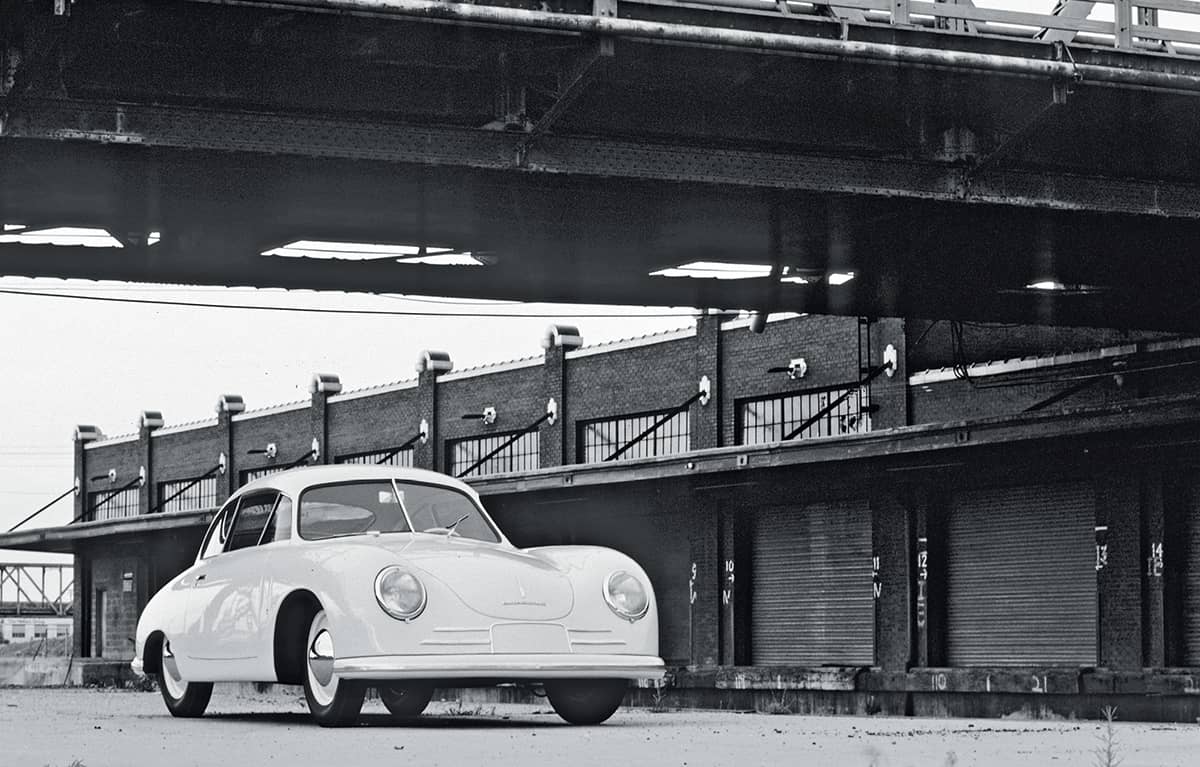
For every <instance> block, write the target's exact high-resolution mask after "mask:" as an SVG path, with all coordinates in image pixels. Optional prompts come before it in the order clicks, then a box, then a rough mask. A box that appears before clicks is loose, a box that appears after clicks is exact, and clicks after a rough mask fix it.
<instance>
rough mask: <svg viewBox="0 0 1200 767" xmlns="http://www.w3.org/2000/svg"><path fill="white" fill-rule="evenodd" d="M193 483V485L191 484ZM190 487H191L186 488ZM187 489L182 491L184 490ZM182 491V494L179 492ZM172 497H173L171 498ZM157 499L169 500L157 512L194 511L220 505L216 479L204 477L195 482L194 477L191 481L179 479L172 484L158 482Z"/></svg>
mask: <svg viewBox="0 0 1200 767" xmlns="http://www.w3.org/2000/svg"><path fill="white" fill-rule="evenodd" d="M193 482H195V484H192V483H193ZM188 485H191V487H188ZM185 487H186V488H187V489H186V490H184V488H185ZM180 490H183V492H182V493H180V492H179V491H180ZM176 493H179V495H175V494H176ZM172 496H174V497H173V498H172ZM158 497H159V498H170V499H171V500H169V501H167V502H166V503H164V504H163V505H162V508H161V509H159V511H194V510H196V509H211V508H214V507H216V506H219V505H220V504H218V503H217V478H216V477H204V478H203V479H200V480H198V481H197V478H196V477H193V478H191V479H180V480H175V481H173V482H160V483H159V484H158Z"/></svg>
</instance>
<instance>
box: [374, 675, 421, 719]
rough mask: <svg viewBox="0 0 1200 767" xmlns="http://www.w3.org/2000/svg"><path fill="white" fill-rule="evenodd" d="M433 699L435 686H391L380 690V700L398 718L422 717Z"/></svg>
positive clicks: (382, 687)
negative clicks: (422, 713)
mask: <svg viewBox="0 0 1200 767" xmlns="http://www.w3.org/2000/svg"><path fill="white" fill-rule="evenodd" d="M431 698H433V684H432V683H429V684H426V683H415V684H389V685H384V686H381V687H380V688H379V700H381V701H383V706H384V708H386V709H387V710H388V712H389V713H390V714H391V715H392V716H394V717H397V718H401V719H403V718H406V717H412V716H420V715H421V712H422V711H424V710H425V707H426V706H428V705H429V701H430V699H431Z"/></svg>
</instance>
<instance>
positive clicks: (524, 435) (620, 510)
mask: <svg viewBox="0 0 1200 767" xmlns="http://www.w3.org/2000/svg"><path fill="white" fill-rule="evenodd" d="M747 325H748V322H747V321H745V320H739V319H734V320H730V319H728V318H724V317H721V316H718V315H702V316H699V317H698V318H697V321H696V325H695V327H694V328H688V329H685V330H680V331H674V332H669V333H660V334H656V335H651V336H646V337H643V338H636V339H628V340H625V341H620V342H615V343H610V344H603V345H598V346H594V347H586V346H582V345H581V340H580V338H579V334H578V332H577V331H576V330H575V329H574V328H569V327H565V326H556V327H552V328H551V329H549V330H548V331H547V334H546V336H545V338H544V339H543V349H544V351H543V353H542V354H539V355H537V356H534V357H529V358H526V359H521V360H515V361H512V362H507V363H502V364H496V365H490V366H485V367H480V368H474V369H466V370H453V365H452V363H451V362H450V359H449V357H448V355H445V354H443V353H438V352H427V353H425V354H424V355H423V357H422V358H421V360H419V361H418V365H417V368H418V375H417V377H416V378H414V379H412V380H406V381H400V382H397V383H391V384H385V385H381V386H375V387H370V388H365V389H360V390H357V391H343V390H342V387H341V384H340V382H339V381H338V380H337V378H336V376H331V375H318V376H314V379H313V385H312V394H311V397H310V399H308V400H304V401H300V402H293V403H288V404H284V405H279V406H275V407H269V408H264V409H261V410H245V409H244V407H243V404H242V402H241V399H240V398H239V397H237V396H234V395H225V396H222V397H221V399H220V401H219V403H218V407H217V410H218V412H217V414H216V417H215V418H213V419H210V420H208V421H203V422H197V423H190V424H182V425H173V426H163V423H162V419H161V417H160V416H159V415H158V414H157V413H153V412H145V413H143V415H142V418H141V422H140V429H139V431H138V432H137V433H136V434H131V435H128V436H123V437H112V438H105V437H103V436H102V435H100V434H99V432H98V430H96V429H95V428H94V427H85V426H81V427H79V429H78V430H77V434H76V442H75V448H76V449H75V464H76V475H77V478H78V481H79V485H80V492H79V493H78V494H77V497H76V509H75V511H76V516H77V517H78V518H79V521H78V522H77V523H74V524H71V525H68V526H64V527H57V528H46V529H40V530H28V531H21V532H15V533H10V534H7V535H2V536H0V548H20V549H30V550H42V551H59V552H72V553H74V555H75V577H76V594H78V595H79V596H78V599H79V602H78V603H77V606H76V610H75V622H76V626H75V628H76V631H75V637H76V648H75V651H76V654H77V655H78V656H79V657H80V658H82V659H83V661H82V662H83V663H84V664H85V666H86V667H87V668H89V669H92V671H91V673H93V674H98V673H101V672H103V671H105V670H107V671H109V672H110V673H116V672H118V671H121V670H123V669H125V667H126V665H127V660H128V659H129V658H130V657H131V656H132V651H133V646H132V641H131V637H132V635H133V632H134V625H135V622H136V619H137V616H138V613H139V610H140V609H141V608H142V607H143V606H144V605H145V603H146V601H147V600H148V598H149V597H150V595H152V594H153V593H154V592H155V590H156V589H157V588H159V587H160V586H161V585H162V584H164V583H166V582H167V581H168V580H169V579H170V578H172V577H173V576H174V575H176V574H177V573H178V572H180V571H181V570H182V569H184V568H185V567H187V566H188V565H190V564H191V562H192V560H193V558H194V556H195V550H196V548H197V546H198V545H199V541H200V538H201V536H202V534H203V531H204V528H205V525H206V523H207V521H208V520H210V519H211V517H212V514H213V512H214V510H215V508H216V507H218V506H219V505H220V503H221V502H222V500H223V499H224V498H225V497H226V496H227V495H228V494H229V493H231V492H232V491H233V490H235V489H236V488H237V487H238V486H239V485H240V484H242V483H244V482H246V481H248V480H249V479H251V478H254V477H257V476H261V475H262V474H264V473H269V472H272V471H278V470H280V469H282V468H284V467H286V466H288V465H291V464H302V463H314V462H315V463H334V462H349V461H357V462H364V463H380V462H383V463H391V464H394V465H412V466H419V467H424V468H431V469H435V470H439V471H444V472H446V473H450V474H456V475H457V474H462V473H464V472H467V474H466V478H467V479H468V481H470V482H472V484H473V485H474V486H475V487H476V488H477V489H478V490H479V492H480V493H481V494H482V495H483V497H484V500H485V503H486V504H487V506H488V508H489V510H490V511H491V513H492V514H493V515H494V516H495V517H496V519H497V521H498V522H499V524H500V525H501V527H502V528H503V529H504V530H505V532H506V533H507V534H508V535H509V537H510V538H511V539H512V540H513V542H514V543H516V544H517V545H518V546H534V545H543V544H549V543H589V544H600V545H608V546H612V547H614V548H617V549H620V550H623V551H625V552H627V553H628V554H630V555H632V556H633V557H635V558H636V559H638V560H639V562H641V563H642V565H643V566H644V567H645V568H646V570H647V572H648V573H649V575H650V577H651V579H652V580H653V583H654V587H655V590H656V593H657V595H658V599H659V608H660V620H661V642H660V649H661V654H662V655H663V657H664V658H665V660H666V661H667V663H668V665H669V666H671V668H672V673H671V674H670V676H669V687H668V689H667V690H666V693H665V694H666V696H667V700H668V701H678V702H680V703H690V704H698V705H712V706H718V705H720V706H729V707H738V708H753V707H756V705H760V704H762V703H763V702H764V701H768V700H776V701H778V700H782V701H784V702H785V703H786V705H787V706H788V707H789V708H791V709H792V710H796V711H826V712H831V711H837V712H867V713H874V712H885V713H891V714H904V713H912V714H953V715H999V714H1004V713H1009V712H1014V711H1023V712H1026V713H1031V714H1035V715H1036V714H1045V713H1051V712H1053V713H1058V714H1063V715H1075V716H1079V717H1094V716H1097V715H1098V712H1099V709H1100V708H1101V707H1103V706H1105V705H1109V704H1115V705H1119V706H1120V710H1121V715H1122V718H1127V719H1133V718H1148V719H1165V720H1186V721H1194V720H1195V718H1196V717H1197V716H1200V440H1197V438H1196V436H1195V435H1196V433H1197V426H1198V425H1200V395H1198V394H1197V386H1196V384H1197V380H1198V378H1200V376H1198V373H1200V339H1192V338H1180V337H1174V336H1163V335H1159V336H1152V335H1148V334H1141V335H1137V336H1131V335H1129V334H1122V333H1118V332H1115V331H1090V330H1078V329H1065V328H1058V329H1050V328H1032V327H1003V328H994V327H993V328H986V329H981V328H976V327H971V326H965V327H964V326H962V325H947V324H946V323H929V322H922V321H902V320H897V319H881V320H875V321H871V320H865V319H854V318H835V317H818V316H798V317H797V316H787V317H780V318H778V319H777V320H776V321H773V322H771V323H770V324H769V326H768V328H767V330H766V332H765V333H763V334H761V335H759V334H755V333H752V332H751V331H750V330H749V328H748V327H747ZM548 409H550V410H553V412H554V414H555V418H553V419H549V418H547V417H546V414H547V412H548ZM464 416H468V417H464ZM656 425H657V428H653V429H652V427H655V426H656ZM646 432H649V435H648V436H646V437H644V438H643V439H641V440H638V441H635V438H636V437H638V436H639V435H642V434H644V433H646ZM505 445H507V446H506V447H503V449H501V450H500V452H499V453H496V454H495V455H492V456H491V457H490V458H489V457H488V455H489V454H490V453H494V452H495V451H496V450H497V449H498V448H501V447H502V446H505ZM484 458H486V459H487V460H483V461H482V462H481V459H484ZM609 458H612V459H613V460H606V459H609ZM635 695H638V696H643V697H644V698H645V697H646V696H649V695H650V693H649V692H647V691H640V692H637V693H635Z"/></svg>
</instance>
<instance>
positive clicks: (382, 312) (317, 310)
mask: <svg viewBox="0 0 1200 767" xmlns="http://www.w3.org/2000/svg"><path fill="white" fill-rule="evenodd" d="M0 294H7V295H13V296H33V297H38V298H60V299H68V300H75V301H101V302H105V303H116V304H142V305H148V306H178V307H183V308H190V309H247V310H253V311H265V312H303V313H307V314H347V315H367V316H384V317H480V318H494V319H527V318H532V319H538V318H543V319H545V318H555V317H572V318H583V319H657V318H668V317H688V318H691V317H694V316H695V315H694V314H693V313H692V312H691V311H688V312H651V313H646V314H642V313H635V314H630V313H628V312H621V313H618V312H586V313H579V314H575V313H572V312H570V311H556V312H531V313H528V314H514V313H512V312H429V311H396V310H389V309H331V308H327V307H318V306H267V305H264V304H228V303H219V302H213V301H164V300H161V299H153V298H117V297H116V296H84V295H79V294H75V293H51V292H45V291H36V290H10V289H7V288H0Z"/></svg>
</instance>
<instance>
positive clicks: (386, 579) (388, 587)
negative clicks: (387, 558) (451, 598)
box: [375, 566, 425, 621]
mask: <svg viewBox="0 0 1200 767" xmlns="http://www.w3.org/2000/svg"><path fill="white" fill-rule="evenodd" d="M375 599H376V600H377V601H378V602H379V606H380V607H382V608H383V611H384V612H385V613H387V614H388V615H390V616H392V617H393V618H396V619H398V620H402V621H410V620H412V619H413V618H415V617H417V616H418V615H420V614H421V611H422V610H424V609H425V586H424V585H422V584H421V581H420V580H418V579H417V576H415V575H413V574H412V573H410V572H409V571H407V570H405V569H404V568H401V567H396V566H392V567H385V568H384V569H382V570H380V571H379V575H376V576H375Z"/></svg>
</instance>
